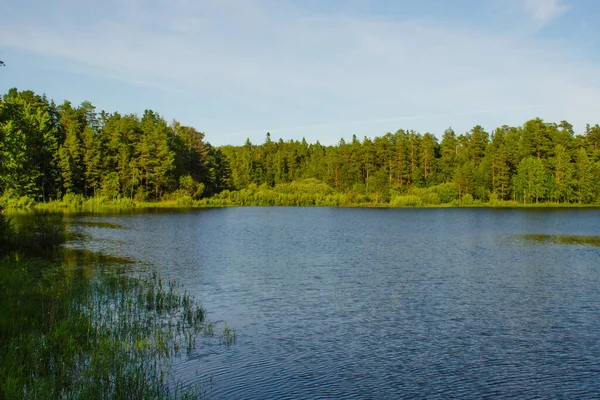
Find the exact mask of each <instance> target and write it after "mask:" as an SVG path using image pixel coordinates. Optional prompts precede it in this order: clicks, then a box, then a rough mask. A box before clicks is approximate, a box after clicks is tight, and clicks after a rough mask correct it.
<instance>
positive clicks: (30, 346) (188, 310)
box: [0, 257, 235, 399]
mask: <svg viewBox="0 0 600 400" xmlns="http://www.w3.org/2000/svg"><path fill="white" fill-rule="evenodd" d="M1 266H2V268H1V269H0V271H2V275H1V280H0V281H1V282H2V284H1V286H2V290H3V291H2V293H3V294H2V304H1V305H0V310H1V311H2V312H1V315H2V317H0V346H1V349H0V394H1V396H0V397H3V398H22V397H27V398H78V399H80V398H83V399H85V398H121V397H127V398H172V397H186V396H187V397H188V398H197V397H199V396H197V395H198V394H202V395H205V394H206V393H205V392H204V389H202V390H200V388H198V387H192V388H182V387H181V386H179V389H177V390H175V389H174V388H176V387H177V384H176V382H174V381H173V379H172V377H170V375H169V367H170V363H171V360H172V359H173V357H174V356H175V355H177V354H179V353H180V352H181V351H183V350H186V351H192V350H193V349H194V347H195V345H196V342H197V337H198V335H200V334H203V335H214V326H213V324H212V323H210V322H208V321H207V320H206V311H205V310H204V308H202V307H201V306H199V305H198V304H197V303H196V302H195V301H194V300H193V299H192V298H191V297H190V296H189V294H187V293H185V292H184V293H183V294H181V291H180V290H181V286H180V285H179V284H178V283H176V282H175V281H172V280H163V279H162V278H161V277H160V276H158V275H157V274H153V275H151V276H145V277H142V276H138V277H131V276H126V275H125V276H123V275H117V274H110V273H106V272H98V273H95V274H94V275H93V276H92V277H91V278H86V277H84V276H82V271H80V270H73V269H69V268H65V266H64V265H59V264H57V265H52V266H45V267H44V271H42V272H40V273H39V274H37V276H36V274H35V273H32V271H34V270H36V269H37V268H36V267H35V266H33V265H32V263H31V262H28V261H23V260H19V259H17V258H15V257H12V258H5V259H3V260H2V264H1ZM38 267H39V266H38ZM7 282H11V285H10V287H8V285H5V283H7ZM223 336H224V337H225V338H226V340H225V344H226V345H230V344H231V343H233V341H234V338H235V331H233V330H231V329H230V328H228V327H227V326H225V328H224V335H223ZM184 389H185V390H184Z"/></svg>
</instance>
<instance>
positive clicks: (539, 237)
mask: <svg viewBox="0 0 600 400" xmlns="http://www.w3.org/2000/svg"><path fill="white" fill-rule="evenodd" d="M522 237H523V238H524V239H526V240H529V241H534V242H538V243H552V244H568V245H575V244H576V245H582V246H595V247H600V236H597V235H548V234H538V233H536V234H526V235H522Z"/></svg>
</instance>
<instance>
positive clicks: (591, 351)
mask: <svg viewBox="0 0 600 400" xmlns="http://www.w3.org/2000/svg"><path fill="white" fill-rule="evenodd" d="M76 219H77V220H79V221H84V222H85V224H84V225H81V226H80V227H79V229H83V230H84V231H85V232H86V233H89V234H90V235H91V236H92V240H91V242H90V243H89V244H88V245H89V246H90V247H91V248H93V249H100V250H103V251H107V252H110V253H112V254H116V255H121V256H127V257H131V258H135V259H137V260H139V261H141V262H142V263H145V265H148V268H151V269H152V268H153V269H158V270H160V271H161V273H162V274H164V275H166V276H167V277H174V278H177V279H179V280H180V281H181V282H182V283H183V284H184V286H185V288H186V289H187V290H189V291H190V292H191V293H192V294H193V295H194V296H195V297H196V298H197V299H199V300H200V302H201V303H202V304H203V305H204V306H205V307H206V308H207V310H208V312H209V317H210V318H211V319H213V320H216V321H227V322H228V324H229V326H230V327H234V328H235V329H236V330H237V333H238V339H237V343H236V344H235V345H234V346H232V347H230V348H227V347H226V346H222V345H219V344H218V343H214V341H207V343H199V344H198V348H197V349H196V350H194V351H193V352H192V353H191V354H189V355H188V356H184V357H182V358H181V359H179V360H177V361H176V365H175V369H174V373H175V374H176V377H177V378H179V379H181V380H182V381H183V382H184V383H191V382H200V381H203V380H205V379H206V377H208V376H210V375H211V374H213V375H214V380H213V395H212V397H213V398H217V399H221V398H222V399H232V398H243V399H267V398H338V399H348V398H415V397H419V398H422V397H427V398H482V397H502V398H508V397H514V398H598V397H599V396H600V247H598V246H597V245H594V238H595V237H596V238H597V237H598V236H600V211H598V210H553V209H549V210H490V209H419V210H410V209H400V210H398V209H394V210H389V209H342V208H230V209H211V210H196V211H189V212H163V213H153V214H132V215H119V216H83V217H76ZM93 222H102V223H103V224H101V225H95V224H94V223H93ZM112 224H115V225H112ZM119 227H123V228H125V229H119ZM580 236H581V237H585V238H586V239H585V240H582V241H578V240H570V239H568V240H560V238H561V237H570V238H577V237H580ZM536 238H542V239H544V238H559V239H557V240H536ZM590 238H591V239H590Z"/></svg>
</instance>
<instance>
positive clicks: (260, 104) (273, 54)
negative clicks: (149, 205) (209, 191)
mask: <svg viewBox="0 0 600 400" xmlns="http://www.w3.org/2000/svg"><path fill="white" fill-rule="evenodd" d="M598 20H600V2H598V1H596V0H420V1H414V0H411V1H404V0H294V1H292V0H151V1H142V0H105V1H102V2H100V1H79V0H78V1H75V0H56V1H52V2H48V1H31V0H21V1H18V2H17V1H13V2H8V3H7V4H4V5H3V6H2V8H1V10H0V59H2V60H4V61H5V62H6V65H7V66H6V68H3V69H2V70H1V71H0V74H1V82H0V85H1V86H0V90H2V92H6V90H7V89H8V88H9V87H18V88H19V89H31V90H34V91H35V92H39V93H46V94H47V95H48V97H50V98H52V99H55V100H56V101H57V102H62V101H63V100H64V99H68V100H70V101H72V102H73V103H76V104H79V103H80V102H81V101H84V100H89V101H91V102H92V103H93V104H95V105H96V106H97V108H98V110H101V109H104V110H106V111H109V112H112V111H119V112H122V113H142V112H143V110H144V109H146V108H151V109H154V110H156V111H158V112H159V113H160V114H162V115H163V116H164V117H165V118H167V119H168V120H171V119H177V120H178V121H180V122H181V123H183V124H185V125H191V126H194V127H196V128H197V129H198V130H201V131H203V132H205V133H206V138H207V140H208V141H209V142H211V143H212V144H214V145H223V144H242V143H243V142H244V141H245V140H246V138H247V137H249V138H250V139H251V140H252V141H253V142H255V143H262V142H263V141H264V138H265V134H266V132H267V131H270V132H271V135H272V137H273V138H279V137H282V138H283V139H284V140H288V139H301V138H302V137H305V138H306V139H307V140H308V141H309V142H314V141H316V140H320V141H321V143H324V144H334V143H337V142H338V141H339V139H340V138H342V137H343V138H345V139H349V138H351V137H352V135H353V134H356V135H357V136H358V137H359V138H362V137H363V136H370V137H373V136H379V135H383V134H385V133H386V132H395V131H396V130H397V129H400V128H403V129H414V130H417V131H419V132H422V133H424V132H432V133H434V134H436V135H437V136H438V137H440V136H441V134H442V133H443V131H444V130H445V129H446V128H448V127H449V126H451V127H452V128H453V129H454V130H455V131H457V132H459V133H463V132H466V131H468V130H469V129H471V128H472V127H473V126H474V125H476V124H481V125H483V126H484V127H485V128H486V129H488V130H491V129H494V128H495V127H497V126H500V125H503V124H509V125H521V124H522V123H523V122H524V121H526V120H527V119H530V118H533V117H536V116H539V117H542V118H544V119H545V120H547V121H557V122H558V121H561V120H567V121H569V122H571V123H572V124H573V125H574V126H575V128H576V130H577V131H578V132H582V131H583V130H584V129H585V124H586V123H600V112H599V111H600V108H599V106H600V43H599V42H598V39H599V38H600V32H599V29H600V28H598V27H597V26H596V25H598V24H597V23H596V21H598Z"/></svg>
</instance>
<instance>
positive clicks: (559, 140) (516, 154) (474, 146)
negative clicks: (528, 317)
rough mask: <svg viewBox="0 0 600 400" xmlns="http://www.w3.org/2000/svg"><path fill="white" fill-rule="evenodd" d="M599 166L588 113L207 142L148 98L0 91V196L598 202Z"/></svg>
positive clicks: (75, 200)
mask: <svg viewBox="0 0 600 400" xmlns="http://www.w3.org/2000/svg"><path fill="white" fill-rule="evenodd" d="M599 178H600V126H598V125H597V124H596V125H594V126H591V125H587V127H586V130H585V132H583V133H582V134H577V135H576V134H575V132H574V131H573V126H572V125H571V124H569V123H568V122H566V121H561V122H560V123H558V124H557V123H549V122H545V121H543V120H541V119H539V118H537V119H532V120H530V121H527V122H525V123H524V125H523V126H518V127H511V126H502V127H499V128H497V129H495V130H494V131H493V132H491V133H488V132H486V131H485V130H484V129H483V128H482V127H481V126H475V127H474V128H473V129H471V131H469V132H467V133H464V134H458V135H457V134H456V133H455V132H454V131H452V129H447V130H446V131H445V132H444V133H443V136H442V138H441V141H438V139H437V138H436V136H434V135H433V134H431V133H424V134H421V133H418V132H415V131H412V130H408V131H405V130H402V129H401V130H398V131H397V132H395V133H386V134H385V135H383V136H379V137H375V138H374V139H370V138H368V137H365V138H364V139H363V140H362V141H361V140H359V139H358V138H356V136H354V137H353V138H352V140H351V141H350V142H346V141H344V139H341V140H340V141H339V143H338V144H337V145H335V146H324V145H322V144H320V143H319V142H318V141H317V142H316V143H312V144H309V143H307V142H306V141H305V140H304V139H303V140H302V141H297V140H290V141H283V140H282V139H279V140H278V141H273V140H271V137H270V135H269V134H268V133H267V136H266V140H265V142H264V143H263V144H260V145H257V144H253V143H251V142H250V140H246V143H245V144H244V145H242V146H221V147H215V146H212V145H210V143H208V142H206V141H205V136H204V133H202V132H199V131H197V130H196V129H194V128H192V127H189V126H184V125H182V124H180V123H179V122H177V121H173V122H172V123H171V124H168V123H167V121H165V120H164V118H162V117H161V116H160V115H159V114H157V113H156V112H154V111H150V110H146V111H144V113H143V115H142V116H141V117H140V116H138V115H133V114H128V115H121V114H119V113H118V112H115V113H111V114H109V113H106V112H105V111H101V112H99V113H98V112H96V109H95V107H94V106H93V105H92V104H91V103H89V102H83V103H82V104H81V105H79V106H78V107H74V106H73V105H72V104H71V103H70V102H68V101H65V102H64V103H63V104H61V105H56V104H55V103H54V102H53V101H51V100H49V99H48V98H46V96H45V95H44V96H40V95H36V94H35V93H34V92H32V91H21V92H19V91H18V90H17V89H11V90H10V91H9V92H8V93H7V94H5V95H4V96H3V99H2V102H1V103H0V194H1V197H0V207H8V208H21V207H22V208H26V207H32V206H36V207H44V206H46V207H48V206H57V207H80V206H90V207H95V206H98V207H100V206H104V205H112V206H123V207H128V206H136V205H140V204H145V203H147V202H158V201H162V202H163V204H175V205H177V206H223V205H317V206H319V205H324V206H327V205H329V206H355V205H369V206H377V205H381V206H397V207H400V206H438V205H518V204H542V203H543V204H559V205H568V204H574V205H577V204H600V179H599Z"/></svg>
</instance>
